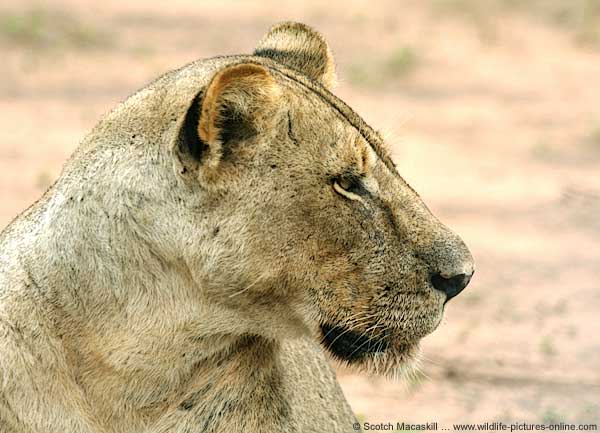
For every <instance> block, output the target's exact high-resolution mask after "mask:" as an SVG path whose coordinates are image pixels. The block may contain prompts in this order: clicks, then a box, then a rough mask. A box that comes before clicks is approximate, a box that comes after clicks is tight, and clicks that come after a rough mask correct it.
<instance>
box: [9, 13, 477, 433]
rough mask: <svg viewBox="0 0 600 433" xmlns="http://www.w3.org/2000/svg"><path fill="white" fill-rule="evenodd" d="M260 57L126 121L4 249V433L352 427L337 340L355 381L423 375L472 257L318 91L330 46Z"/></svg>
mask: <svg viewBox="0 0 600 433" xmlns="http://www.w3.org/2000/svg"><path fill="white" fill-rule="evenodd" d="M267 48H268V49H267ZM256 54H257V55H254V56H231V57H218V58H214V59H208V60H203V61H198V62H195V63H192V64H190V65H187V66H186V67H184V68H181V69H179V70H177V71H173V72H171V73H168V74H166V75H164V76H163V77H161V78H159V79H158V80H156V81H155V82H154V83H152V84H151V85H149V86H148V87H146V88H144V89H142V90H140V91H139V92H138V93H136V94H135V95H133V96H132V97H130V98H129V99H128V100H126V101H125V102H123V103H122V104H120V105H119V106H117V107H116V108H115V109H114V110H113V111H112V112H110V113H108V114H107V115H106V116H105V117H104V119H102V120H101V121H100V122H99V123H98V125H97V126H96V127H95V128H94V129H93V130H92V131H91V133H90V134H89V135H88V136H87V137H86V138H85V140H84V141H83V143H82V144H81V146H80V147H79V148H78V150H77V151H76V152H75V154H74V155H73V156H72V157H71V159H70V160H69V161H68V162H67V163H66V164H65V167H64V169H63V172H62V174H61V176H60V178H59V179H58V180H57V182H56V183H55V184H54V185H53V186H52V187H51V188H50V189H49V190H48V191H47V192H46V194H45V195H44V196H43V197H42V198H41V199H40V200H39V201H38V202H36V203H35V204H34V205H33V206H32V207H30V208H29V209H28V210H26V211H25V212H23V213H22V214H21V215H20V216H19V217H18V218H17V219H16V220H15V221H14V222H13V223H11V224H10V225H9V226H8V227H7V228H6V229H5V230H4V231H3V232H2V234H1V235H0V432H1V433H17V432H19V433H20V432H27V433H34V432H35V433H41V432H43V433H59V432H60V433H74V432H86V433H87V432H91V433H136V432H140V433H141V432H144V433H159V432H176V433H183V432H205V433H208V432H244V433H253V432H264V433H270V432H348V431H353V430H352V424H353V422H354V421H355V418H354V415H353V414H352V411H351V410H350V408H349V406H348V404H347V403H346V401H345V399H344V397H343V395H342V393H341V391H340V388H339V386H338V384H337V382H336V380H335V374H334V372H333V370H332V368H331V367H330V364H329V361H328V360H327V359H326V357H325V353H324V350H323V345H325V346H327V347H329V349H328V350H332V349H331V344H336V343H335V342H332V339H331V338H329V343H328V339H327V338H328V335H327V333H325V332H324V329H326V326H329V327H340V329H343V330H344V332H343V333H339V335H338V336H337V337H336V339H335V340H339V341H343V339H344V338H346V339H347V336H348V335H356V336H357V338H358V336H360V337H362V338H363V339H364V338H368V342H369V344H368V346H369V350H368V351H365V350H364V348H361V347H360V345H358V344H357V345H356V347H354V346H352V345H351V344H350V346H348V347H349V350H350V351H349V352H347V353H346V354H345V355H344V356H346V355H347V357H346V358H345V359H346V361H347V362H349V363H350V364H352V365H353V366H356V367H358V368H361V369H364V370H368V371H372V372H376V373H381V374H386V375H395V374H397V373H398V372H400V371H403V370H405V369H406V368H407V366H409V365H410V364H412V363H413V362H414V361H415V359H416V354H417V352H418V342H419V340H420V339H421V338H422V337H423V336H425V335H426V334H428V333H430V332H432V331H433V330H434V329H435V327H436V326H437V324H438V323H439V321H440V319H441V316H442V312H443V305H444V301H445V295H444V294H443V293H442V292H440V291H439V290H435V289H434V288H433V287H432V283H431V275H432V273H438V274H441V275H455V274H457V273H466V274H471V273H472V271H473V262H472V258H471V256H470V254H469V252H468V250H467V248H466V247H465V245H464V244H463V243H462V241H461V240H460V238H458V236H456V235H455V234H453V233H452V232H451V231H450V230H448V229H447V228H446V227H444V226H443V225H442V224H441V223H439V222H438V221H437V220H436V219H435V217H433V216H432V215H431V213H430V212H429V210H428V209H427V208H426V206H425V205H424V204H423V203H422V202H421V200H420V198H419V197H418V195H417V194H416V193H415V192H414V191H413V190H412V189H411V188H410V187H409V186H408V185H407V184H406V183H405V182H404V181H403V180H402V178H401V177H400V175H399V174H398V173H397V171H396V169H395V167H394V165H393V163H392V161H391V160H390V158H389V156H388V152H387V151H386V147H385V145H384V143H383V142H382V140H381V138H380V137H379V136H378V134H376V133H375V132H374V131H373V130H372V129H371V128H370V127H369V126H368V125H366V124H365V123H364V121H362V119H361V118H360V117H359V116H358V115H357V114H356V113H354V112H353V111H352V110H351V109H350V108H349V107H348V106H346V105H345V104H344V103H343V102H342V101H340V100H339V99H338V98H336V97H335V96H333V95H332V94H331V93H329V91H328V90H327V89H326V88H325V87H324V85H323V84H326V85H331V82H332V74H333V66H332V65H333V58H332V56H331V52H330V50H329V49H328V48H327V45H326V44H325V42H324V40H323V39H322V37H321V36H320V35H318V33H316V32H315V31H314V30H312V29H310V28H308V27H306V26H304V25H300V24H293V23H285V24H283V25H281V26H276V27H275V28H274V29H273V30H272V31H271V32H270V33H269V34H268V35H267V36H266V37H265V38H264V39H263V41H262V42H261V45H260V46H259V48H258V49H257V51H256ZM357 179H358V183H357ZM339 188H342V189H341V190H340V189H339ZM340 339H341V340H340ZM356 341H360V340H356ZM372 342H376V343H377V344H373V343H372ZM321 343H323V344H321ZM330 343H331V344H330ZM350 343H352V342H350ZM328 344H330V345H329V346H328ZM363 346H364V344H363ZM336 347H339V343H338V345H337V346H336ZM336 350H338V349H336ZM336 350H332V353H333V354H334V356H338V357H339V355H340V353H339V350H338V352H336ZM357 351H358V352H359V354H360V356H354V355H355V352H357Z"/></svg>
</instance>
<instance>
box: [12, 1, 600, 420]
mask: <svg viewBox="0 0 600 433" xmlns="http://www.w3.org/2000/svg"><path fill="white" fill-rule="evenodd" d="M166 4H167V3H164V2H147V1H142V0H137V1H128V2H122V1H117V0H104V1H103V2H94V3H93V4H92V3H91V2H90V3H89V4H88V2H80V1H76V0H55V1H52V2H47V3H43V2H35V3H31V2H29V1H23V0H18V1H17V0H9V1H8V2H6V1H5V2H3V4H2V5H1V6H0V50H1V53H2V62H3V66H2V79H1V80H0V113H1V116H0V197H1V206H0V227H3V226H4V225H6V224H8V222H9V221H10V220H11V219H12V218H13V217H14V216H15V215H16V214H17V213H18V212H19V211H21V210H22V209H24V208H25V207H26V206H28V205H29V204H30V203H32V202H33V201H34V200H35V199H36V198H37V197H39V196H40V195H41V193H42V192H43V191H44V189H45V188H46V187H47V186H48V185H49V184H50V183H51V182H52V180H53V179H55V178H56V177H57V176H58V174H59V172H60V168H61V164H62V162H63V161H64V160H65V159H66V158H67V157H68V155H69V154H70V153H71V152H72V151H73V150H74V148H75V147H76V146H77V143H78V141H79V140H80V139H81V138H82V136H83V135H84V134H85V133H86V132H87V131H88V130H89V129H90V128H91V127H92V126H93V125H94V124H95V123H96V121H97V120H98V119H99V117H100V116H101V115H102V113H104V112H106V111H107V110H109V109H110V108H111V107H112V106H113V105H114V104H116V103H117V102H118V101H120V100H122V99H124V98H125V97H126V96H127V95H129V94H131V93H133V92H134V91H135V90H136V89H138V88H140V87H142V86H143V85H144V84H145V83H147V82H149V81H150V80H152V79H154V78H155V77H156V76H157V75H159V74H161V73H163V72H165V71H166V70H169V69H172V68H176V67H179V66H181V65H182V64H184V63H187V62H190V61H192V60H194V59H196V58H200V57H208V56H213V55H220V54H234V53H239V52H250V51H251V50H252V48H253V46H254V44H255V43H256V41H257V40H258V39H259V38H260V37H261V36H262V34H263V33H264V32H265V31H266V30H267V28H268V27H269V26H270V25H271V24H273V23H275V22H277V21H280V20H284V19H294V20H299V21H304V22H306V23H308V24H311V25H313V26H315V27H316V28H317V29H319V30H320V31H321V32H322V33H324V34H325V36H326V37H327V39H328V41H329V42H330V44H331V46H332V48H333V50H334V53H335V55H336V57H337V60H338V66H339V67H338V74H339V76H340V81H341V83H340V85H339V87H338V89H337V93H338V94H339V95H340V96H341V97H342V98H343V99H345V100H346V101H347V102H348V103H349V104H350V105H351V106H353V107H354V108H355V109H356V110H357V111H358V112H359V113H361V114H362V115H363V116H364V117H365V118H366V119H367V121H369V122H370V123H371V124H372V125H373V126H375V127H376V128H380V129H382V130H383V131H384V133H385V134H386V135H387V136H388V137H389V142H390V145H391V146H392V148H393V153H394V156H395V159H396V161H397V162H398V165H399V168H400V171H401V173H402V174H403V176H404V177H405V178H406V179H407V180H408V181H409V182H410V183H411V184H412V185H413V186H414V187H415V188H416V189H417V190H418V191H419V192H420V193H421V195H422V197H423V198H424V200H425V201H426V202H427V203H428V204H429V206H430V208H431V209H432V210H433V212H434V213H436V214H437V215H438V216H439V217H440V219H442V220H443V221H444V222H445V223H447V224H448V225H449V226H451V227H452V228H454V229H455V230H456V231H457V232H459V233H460V234H461V235H462V236H463V238H464V239H465V241H466V242H467V244H468V245H469V246H470V247H471V249H472V251H473V253H474V255H475V258H476V262H477V266H478V270H477V273H476V275H475V278H474V280H473V282H472V284H471V286H469V288H468V289H467V290H466V292H465V294H464V295H461V296H460V297H458V298H457V299H456V300H454V301H452V302H451V303H450V304H449V305H448V308H447V314H446V318H445V320H444V322H443V324H442V325H441V327H440V328H439V329H438V330H437V331H436V332H435V333H434V334H433V335H432V336H430V337H428V338H426V339H425V341H424V345H423V348H424V349H423V350H424V361H423V366H422V371H423V373H422V374H418V375H416V376H415V377H414V378H413V379H411V380H410V381H408V383H392V382H388V381H385V380H383V379H371V378H367V377H364V376H360V375H353V374H350V373H349V372H346V371H340V380H341V382H342V386H343V388H344V390H345V393H346V395H347V397H348V399H349V401H350V403H351V404H352V406H353V408H354V409H355V411H356V412H357V413H358V414H359V416H360V417H361V418H363V419H364V420H367V421H370V422H376V421H406V422H412V423H419V422H426V421H438V422H439V423H440V424H441V426H442V427H443V426H446V427H450V423H452V422H468V421H472V422H485V421H498V420H502V421H505V422H510V421H531V422H559V421H564V422H586V421H587V422H590V421H596V422H597V421H599V420H600V368H599V367H600V338H599V335H600V322H599V321H598V311H599V310H600V246H599V241H600V175H599V174H600V18H599V17H600V1H598V0H547V1H536V0H531V1H522V2H518V1H516V0H482V1H477V0H426V1H416V0H415V1H403V2H399V1H396V2H394V1H380V2H377V3H375V2H366V1H343V2H342V1H328V2H287V3H286V2H281V1H265V2H260V3H256V2H242V1H234V0H226V1H222V2H219V3H218V6H216V3H215V4H209V3H208V2H193V1H191V0H187V1H186V0H171V1H170V2H168V6H165V5H166Z"/></svg>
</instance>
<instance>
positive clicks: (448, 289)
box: [431, 273, 473, 301]
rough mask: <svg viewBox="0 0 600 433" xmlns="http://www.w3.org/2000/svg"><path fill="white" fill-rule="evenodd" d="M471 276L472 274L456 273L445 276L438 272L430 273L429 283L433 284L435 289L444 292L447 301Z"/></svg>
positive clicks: (456, 293)
mask: <svg viewBox="0 0 600 433" xmlns="http://www.w3.org/2000/svg"><path fill="white" fill-rule="evenodd" d="M472 276H473V274H458V275H454V276H452V277H450V278H445V277H443V276H442V275H441V274H440V273H437V274H433V275H432V277H431V284H433V287H434V288H435V289H437V290H439V291H440V292H444V293H445V294H446V301H449V300H450V299H451V298H454V297H455V296H456V295H458V294H459V293H460V292H462V291H463V289H464V288H465V287H467V284H469V281H471V277H472Z"/></svg>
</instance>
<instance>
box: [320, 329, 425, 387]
mask: <svg viewBox="0 0 600 433" xmlns="http://www.w3.org/2000/svg"><path fill="white" fill-rule="evenodd" d="M320 334H321V344H322V346H323V347H324V348H325V350H326V352H327V353H328V354H329V355H330V357H331V358H332V359H333V360H335V361H336V362H338V363H340V364H342V365H344V366H346V367H350V368H351V369H353V370H356V371H359V372H366V373H368V374H373V375H378V376H385V377H388V378H392V379H399V378H402V377H406V376H410V375H411V374H412V373H413V372H414V371H415V370H416V369H417V368H418V365H419V359H420V347H419V340H418V339H417V340H415V341H413V342H405V341H400V340H398V339H395V338H390V337H387V336H385V335H384V336H377V337H372V336H365V335H364V333H358V332H354V331H351V330H348V329H346V328H343V327H340V326H335V325H329V324H322V325H321V326H320Z"/></svg>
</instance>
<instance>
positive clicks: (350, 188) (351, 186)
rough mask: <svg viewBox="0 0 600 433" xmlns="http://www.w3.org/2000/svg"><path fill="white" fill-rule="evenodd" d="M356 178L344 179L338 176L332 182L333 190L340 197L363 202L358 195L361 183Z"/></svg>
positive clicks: (344, 177)
mask: <svg viewBox="0 0 600 433" xmlns="http://www.w3.org/2000/svg"><path fill="white" fill-rule="evenodd" d="M360 182H361V181H360V179H359V178H358V177H346V176H340V177H339V178H337V179H335V180H334V181H333V189H334V190H335V192H337V193H338V194H340V195H343V196H344V197H346V198H348V199H350V200H358V201H363V199H362V197H361V196H360V195H359V194H358V191H360V189H361V183H360Z"/></svg>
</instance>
